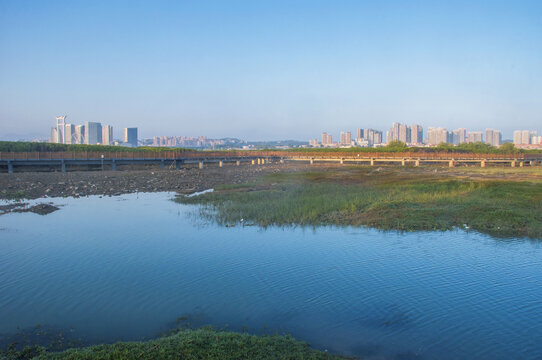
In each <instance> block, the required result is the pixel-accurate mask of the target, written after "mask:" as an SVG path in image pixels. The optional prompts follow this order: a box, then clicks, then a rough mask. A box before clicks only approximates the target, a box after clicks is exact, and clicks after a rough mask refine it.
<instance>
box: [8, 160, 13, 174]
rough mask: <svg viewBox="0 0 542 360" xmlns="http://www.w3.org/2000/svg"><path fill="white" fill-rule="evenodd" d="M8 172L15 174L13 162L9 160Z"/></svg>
mask: <svg viewBox="0 0 542 360" xmlns="http://www.w3.org/2000/svg"><path fill="white" fill-rule="evenodd" d="M8 174H13V163H12V162H11V161H8Z"/></svg>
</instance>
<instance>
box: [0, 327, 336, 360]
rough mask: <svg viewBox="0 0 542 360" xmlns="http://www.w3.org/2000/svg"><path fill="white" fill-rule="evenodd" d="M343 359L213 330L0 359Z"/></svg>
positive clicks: (295, 344)
mask: <svg viewBox="0 0 542 360" xmlns="http://www.w3.org/2000/svg"><path fill="white" fill-rule="evenodd" d="M32 358H34V359H43V360H48V359H51V360H52V359H55V360H62V359H70V360H79V359H85V360H91V359H102V360H103V359H126V360H130V359H134V360H135V359H138V360H145V359H148V360H161V359H164V360H165V359H209V360H211V359H217V360H218V359H232V360H236V359H247V360H249V359H345V358H343V357H339V356H335V355H331V354H328V353H326V352H323V351H318V350H314V349H311V348H310V347H309V345H307V344H306V343H303V342H300V341H297V340H295V339H294V338H292V337H291V336H287V335H286V336H279V335H267V336H257V335H249V334H245V333H237V332H228V331H215V330H212V329H198V330H181V331H179V332H177V333H176V334H173V335H170V336H166V337H161V338H158V339H155V340H150V341H145V342H118V343H115V344H102V345H94V346H89V347H84V348H76V349H69V350H65V351H62V352H47V351H46V350H45V349H44V348H41V347H29V348H27V349H26V350H23V351H14V350H13V351H11V352H8V353H6V354H4V355H2V354H0V359H6V360H8V359H32Z"/></svg>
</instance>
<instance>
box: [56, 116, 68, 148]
mask: <svg viewBox="0 0 542 360" xmlns="http://www.w3.org/2000/svg"><path fill="white" fill-rule="evenodd" d="M65 128H66V115H64V116H57V117H56V134H57V136H56V138H57V141H56V142H57V143H59V144H64V143H65V139H64V131H65Z"/></svg>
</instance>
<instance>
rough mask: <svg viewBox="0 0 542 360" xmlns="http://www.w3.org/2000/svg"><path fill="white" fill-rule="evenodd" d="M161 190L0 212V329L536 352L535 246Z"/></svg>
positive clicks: (380, 350) (539, 322) (541, 303)
mask: <svg viewBox="0 0 542 360" xmlns="http://www.w3.org/2000/svg"><path fill="white" fill-rule="evenodd" d="M171 198H172V194H167V193H159V194H139V195H124V196H121V197H111V198H99V197H89V198H81V199H60V200H56V202H58V203H60V204H64V206H63V207H62V208H61V210H59V211H57V212H55V213H52V214H50V215H47V216H40V215H36V214H31V213H25V214H9V215H4V216H0V333H3V334H10V333H13V332H15V331H16V329H17V327H18V326H20V327H22V328H25V327H32V326H34V325H35V324H37V323H40V324H48V325H51V326H57V327H60V328H66V329H68V328H73V329H76V331H77V333H78V335H79V336H82V337H83V338H85V339H88V340H89V341H114V340H118V339H122V340H129V339H141V338H148V337H152V336H156V335H157V334H158V333H160V332H161V331H164V330H166V329H167V328H168V327H171V326H174V322H175V319H176V318H177V317H178V316H183V315H186V316H188V317H189V318H190V321H191V322H192V323H193V324H194V325H203V324H213V325H214V326H218V327H220V326H225V325H229V328H230V329H241V328H243V327H246V328H248V329H249V331H252V332H265V331H267V332H274V331H278V332H279V333H282V332H287V333H291V334H292V335H294V336H295V337H297V338H299V339H303V340H305V341H308V342H310V343H311V344H312V345H313V346H314V347H316V348H319V349H327V350H329V351H331V352H337V353H342V354H348V355H357V356H364V357H366V358H368V359H382V358H384V359H387V358H390V359H393V358H401V359H405V358H415V359H417V358H420V359H437V358H438V359H458V358H478V359H510V358H517V359H537V358H538V359H540V358H542V247H541V245H540V243H538V242H532V241H528V240H523V239H515V240H498V239H494V238H491V237H489V236H485V235H481V234H477V233H473V232H470V233H467V232H463V231H453V232H445V233H440V232H437V233H433V232H424V233H409V234H400V233H395V232H379V231H376V230H371V229H363V228H332V227H320V228H316V229H312V228H305V229H303V228H286V229H282V228H268V229H265V230H264V229H261V228H258V227H232V228H226V227H219V226H216V225H214V224H205V223H204V222H203V220H201V219H198V218H197V217H195V216H193V214H194V213H195V212H196V210H195V208H194V207H189V206H184V205H178V204H176V203H174V202H172V201H169V200H170V199H171Z"/></svg>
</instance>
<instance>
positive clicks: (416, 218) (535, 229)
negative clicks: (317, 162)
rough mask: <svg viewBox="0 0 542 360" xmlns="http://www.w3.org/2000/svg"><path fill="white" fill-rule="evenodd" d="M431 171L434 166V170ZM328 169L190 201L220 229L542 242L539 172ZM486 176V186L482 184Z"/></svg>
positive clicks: (277, 176) (227, 189)
mask: <svg viewBox="0 0 542 360" xmlns="http://www.w3.org/2000/svg"><path fill="white" fill-rule="evenodd" d="M433 169H434V168H433ZM434 171H437V170H432V168H403V169H400V168H395V167H388V168H378V169H376V170H375V169H374V168H367V167H364V168H359V167H358V168H332V169H331V170H328V171H320V172H306V173H280V174H273V175H269V176H266V177H264V178H261V179H260V180H259V181H257V182H255V183H252V184H245V185H235V186H228V185H224V186H221V187H218V188H217V189H216V190H217V191H215V192H213V193H207V194H204V195H200V196H197V197H178V198H177V199H176V201H178V202H180V203H185V204H202V205H203V206H202V208H201V213H202V215H203V216H207V217H210V218H212V219H215V220H216V221H217V222H218V223H220V224H223V225H232V224H235V223H239V222H240V221H241V219H244V223H245V224H246V223H256V224H258V225H261V226H268V225H292V224H299V225H329V224H333V225H354V226H356V225H365V226H371V227H375V228H379V229H385V230H391V229H394V230H403V231H415V230H449V229H452V228H454V227H464V228H471V229H475V230H478V231H480V232H484V233H489V234H492V235H496V236H528V237H532V238H542V171H541V170H540V169H526V171H525V172H522V174H523V175H522V176H519V177H518V176H517V174H518V172H517V171H515V172H514V169H506V170H505V169H503V168H501V169H487V170H486V169H480V168H476V169H473V170H472V171H471V170H470V168H469V169H468V170H467V168H462V169H461V168H457V169H456V170H442V169H441V171H440V172H438V173H437V174H435V173H434ZM488 178H490V179H491V180H488Z"/></svg>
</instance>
